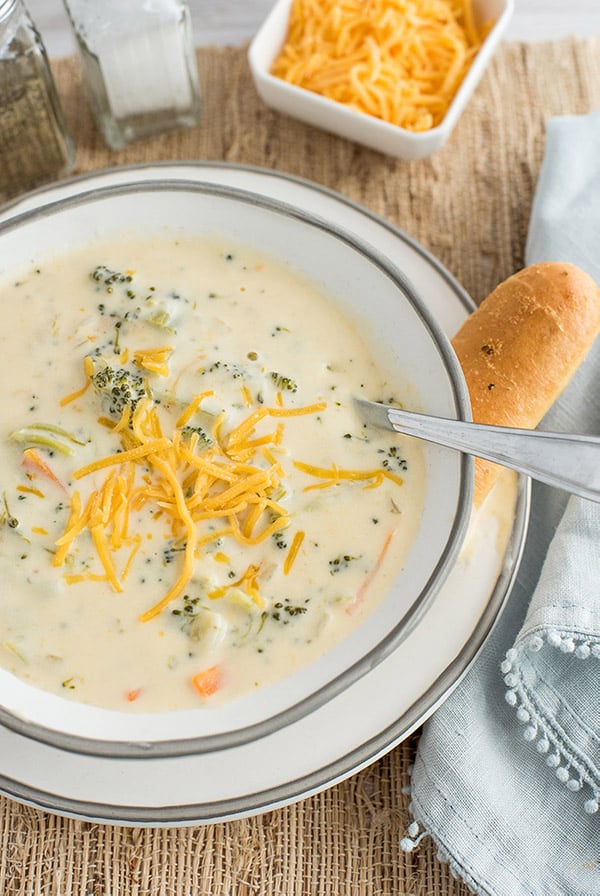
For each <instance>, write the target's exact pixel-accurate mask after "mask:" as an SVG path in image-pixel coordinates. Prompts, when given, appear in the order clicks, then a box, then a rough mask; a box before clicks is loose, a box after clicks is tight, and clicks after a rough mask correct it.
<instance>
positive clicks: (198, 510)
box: [0, 237, 424, 711]
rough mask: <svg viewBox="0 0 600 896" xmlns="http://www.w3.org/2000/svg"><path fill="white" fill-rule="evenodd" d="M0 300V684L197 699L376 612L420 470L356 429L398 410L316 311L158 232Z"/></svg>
mask: <svg viewBox="0 0 600 896" xmlns="http://www.w3.org/2000/svg"><path fill="white" fill-rule="evenodd" d="M1 295H2V310H3V328H2V335H1V337H0V341H1V351H2V357H3V359H4V365H5V370H6V371H10V375H9V377H7V378H5V388H4V389H3V390H2V392H1V393H0V421H1V426H2V431H3V438H2V440H0V441H1V444H0V451H1V455H0V467H1V469H2V483H1V485H2V507H1V508H0V510H1V518H2V525H1V527H0V576H1V581H2V607H1V610H0V663H1V664H2V666H3V667H4V668H5V669H7V670H9V671H11V672H12V673H14V674H15V675H17V676H19V677H20V678H22V679H25V680H27V681H28V682H31V683H32V684H34V685H36V686H39V687H41V688H43V689H47V690H49V691H52V692H55V693H58V694H61V695H62V696H65V697H69V698H72V699H75V700H78V701H83V702H89V703H93V704H97V705H100V706H105V707H109V708H117V709H123V710H131V711H139V710H143V711H148V710H151V711H155V710H170V709H181V708H189V707H195V706H201V705H210V704H211V702H215V701H223V700H229V699H231V698H233V697H237V696H240V695H242V694H244V693H247V692H248V691H251V690H254V689H255V688H257V687H262V686H265V685H267V684H269V683H270V682H273V681H275V680H278V679H281V678H282V677H284V676H286V675H289V674H290V673H292V672H293V671H295V670H296V669H298V668H299V667H301V666H303V665H304V664H306V663H308V662H310V661H311V660H313V659H315V658H316V657H318V656H320V655H322V654H323V652H324V651H326V650H327V649H328V648H330V647H331V646H332V645H333V644H335V643H337V642H339V641H340V639H342V638H343V637H345V636H346V635H347V634H348V633H349V632H350V631H351V630H352V629H353V628H354V627H355V626H357V625H359V624H360V623H361V621H362V620H363V619H364V618H365V616H366V615H367V614H369V613H370V612H372V610H373V608H374V607H376V606H377V604H378V603H379V602H380V601H381V600H382V597H383V596H384V595H385V593H386V592H387V591H388V589H389V587H390V585H391V583H392V582H393V580H394V578H395V577H396V575H397V574H398V572H399V570H400V568H401V566H402V563H403V559H404V557H405V555H406V551H407V549H408V547H409V545H410V543H411V540H412V537H413V533H414V530H415V526H416V524H417V521H418V518H419V515H420V512H421V505H422V498H423V492H424V464H423V458H422V456H421V452H420V448H419V446H418V444H417V443H416V442H415V441H413V440H408V439H407V440H404V439H402V438H400V437H397V436H394V435H393V434H389V433H383V432H373V431H369V432H366V431H365V429H364V427H363V426H362V424H361V423H360V421H359V419H358V417H357V415H356V413H355V411H354V409H353V397H354V396H357V395H362V396H364V397H367V398H371V399H374V400H385V401H393V400H395V401H398V402H400V401H401V399H402V396H401V395H400V394H398V392H397V389H398V384H397V383H396V385H395V387H394V388H392V386H391V385H390V383H389V382H388V381H387V380H386V378H385V373H384V372H382V371H380V370H379V369H378V367H377V364H376V363H375V360H374V357H373V354H372V352H371V351H370V350H369V347H368V346H367V345H366V344H365V343H364V342H363V340H362V338H361V335H360V333H359V329H358V327H357V326H355V324H353V323H352V322H351V321H349V320H346V319H345V317H344V316H343V315H342V314H341V313H340V311H339V309H338V308H337V307H336V304H335V301H332V300H329V299H328V298H325V297H323V296H322V295H321V294H320V293H319V292H318V291H317V290H316V289H315V288H314V286H313V285H311V283H310V282H309V281H308V280H307V279H306V278H304V277H302V276H300V275H299V274H298V273H297V272H294V271H290V270H289V269H287V268H286V267H285V266H284V265H283V264H282V263H279V262H277V261H276V260H274V259H270V258H268V257H263V256H258V255H257V254H256V253H255V252H254V251H253V250H251V249H249V248H246V247H243V246H239V245H232V244H230V243H228V242H220V241H219V240H217V239H202V240H199V239H191V238H190V239H179V240H176V239H168V238H166V237H165V238H164V239H163V240H162V241H147V240H146V241H143V240H139V241H130V242H127V243H125V242H122V243H121V245H117V247H115V244H114V243H112V244H111V245H110V246H109V245H101V244H98V245H94V246H91V247H89V248H87V249H85V250H81V251H78V252H76V253H74V254H70V255H69V256H68V257H65V258H58V259H53V260H45V261H44V260H40V261H39V262H36V263H33V264H32V266H31V267H30V268H29V269H28V270H27V271H24V272H22V273H21V275H20V276H19V278H18V279H17V280H16V281H15V280H13V279H11V280H5V282H4V283H3V284H2V286H1ZM119 456H122V459H121V460H120V459H119Z"/></svg>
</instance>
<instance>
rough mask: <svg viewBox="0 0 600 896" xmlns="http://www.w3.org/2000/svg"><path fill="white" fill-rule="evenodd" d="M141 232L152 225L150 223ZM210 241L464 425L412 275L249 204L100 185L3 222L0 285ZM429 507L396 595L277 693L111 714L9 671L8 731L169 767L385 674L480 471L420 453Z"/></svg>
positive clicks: (434, 580) (453, 458)
mask: <svg viewBox="0 0 600 896" xmlns="http://www.w3.org/2000/svg"><path fill="white" fill-rule="evenodd" d="M142 222H143V223H142ZM128 234H131V236H132V237H135V238H136V239H140V238H144V239H148V240H152V239H160V238H161V237H163V236H165V235H168V236H170V237H171V238H173V237H174V238H180V237H198V238H200V239H202V238H203V237H209V238H211V237H212V236H213V235H217V236H219V237H225V238H227V239H229V240H234V241H235V242H239V243H243V244H246V245H248V246H250V247H251V248H253V249H255V250H257V251H259V252H260V253H262V254H266V255H268V256H272V257H274V258H276V259H277V260H278V261H279V262H280V263H284V264H285V265H286V266H287V267H288V268H290V269H292V270H297V271H298V272H300V273H301V274H302V275H303V276H305V277H309V278H310V280H311V281H312V282H313V283H314V284H315V285H316V286H317V288H319V289H320V290H321V291H322V292H323V294H325V295H327V296H330V297H331V300H332V301H333V302H335V304H336V305H337V306H338V307H339V308H340V309H341V310H342V311H343V313H344V315H345V316H346V317H347V318H349V319H351V320H354V321H355V322H356V325H357V327H360V331H361V335H362V337H363V339H364V341H365V343H366V345H367V347H368V348H369V349H370V353H371V356H372V357H373V358H376V359H377V363H378V366H379V367H380V368H381V369H382V370H383V371H385V374H386V379H387V380H388V381H389V382H392V383H395V384H397V386H396V388H397V389H398V390H399V393H400V394H401V395H405V396H406V395H408V396H410V401H411V406H412V407H414V408H415V409H418V410H421V411H422V412H424V413H429V414H437V415H439V416H442V417H458V418H461V419H465V418H467V417H468V416H469V414H470V403H469V398H468V392H467V389H466V385H465V382H464V378H463V375H462V371H461V369H460V366H459V364H458V361H457V359H456V356H455V355H454V353H453V351H452V349H451V346H450V343H449V341H448V339H447V337H446V336H445V334H444V333H443V331H442V329H441V328H440V327H439V325H438V324H437V322H436V320H435V318H434V317H433V316H432V315H431V314H430V312H429V311H428V309H427V308H426V306H425V305H424V303H423V302H422V300H421V298H420V296H419V295H418V293H417V292H416V291H415V289H414V288H413V287H412V285H411V284H410V282H409V281H408V280H407V279H406V277H405V276H404V274H403V272H402V271H401V270H400V269H399V268H397V267H396V266H395V264H394V263H393V262H392V261H391V260H390V259H389V258H388V257H387V256H385V255H383V254H381V253H379V252H378V251H377V250H376V249H374V248H373V247H371V246H370V245H369V244H368V243H365V242H364V241H362V240H361V239H360V238H359V237H357V236H356V235H354V234H350V233H347V232H346V231H345V230H343V229H341V228H340V227H339V226H337V225H332V224H331V223H329V222H328V221H326V220H325V219H322V218H319V217H317V216H315V215H314V214H311V213H308V212H306V211H303V210H302V209H300V208H298V207H295V206H291V205H289V204H287V203H283V202H281V201H279V200H274V199H271V198H268V197H265V196H260V195H257V194H256V193H254V192H249V191H243V190H239V189H234V188H232V187H229V186H223V185H215V184H207V183H206V184H203V183H200V182H197V181H189V182H185V181H183V180H180V179H178V180H173V181H171V180H167V179H164V180H162V181H154V182H151V183H149V182H145V181H144V180H141V181H136V180H132V181H131V182H129V183H124V184H114V185H106V186H99V187H95V188H94V189H91V190H82V191H81V192H79V193H78V194H77V195H76V196H72V197H68V198H65V199H61V200H58V201H56V202H50V203H46V204H45V205H42V206H40V207H38V208H36V209H32V210H30V211H27V212H24V213H23V214H20V215H16V216H14V217H12V218H10V219H9V220H8V221H5V222H4V223H0V247H1V248H2V253H1V254H2V258H3V259H4V261H3V262H0V275H1V276H2V277H5V276H7V274H8V273H9V272H14V271H19V270H21V268H23V267H25V268H26V267H27V266H29V265H30V264H31V259H35V261H36V264H41V266H42V267H43V266H44V262H45V259H47V258H48V257H50V258H52V257H54V256H58V257H62V256H65V255H68V253H69V252H70V251H76V250H77V249H79V248H81V247H82V246H88V245H93V244H94V243H95V242H97V241H101V242H102V243H106V241H107V240H110V239H113V240H115V241H116V242H119V243H120V242H122V241H123V239H125V240H126V239H127V235H128ZM422 450H423V455H424V463H425V495H424V499H423V507H422V512H421V514H420V516H419V518H418V522H417V523H416V524H415V533H414V536H413V539H412V542H411V545H410V548H409V550H408V553H407V556H406V558H405V560H404V562H403V564H402V568H401V570H400V572H399V573H398V575H397V577H396V579H395V581H394V583H393V585H392V587H391V588H390V589H389V592H388V593H387V595H386V596H385V597H384V599H383V600H382V601H381V602H380V603H379V604H378V606H377V607H376V608H374V610H373V611H372V612H371V613H370V614H369V615H368V616H367V617H366V618H365V619H364V620H363V621H362V622H361V624H360V625H359V626H358V627H357V628H355V629H354V631H352V632H351V633H350V634H349V635H348V636H347V637H346V638H344V639H343V640H342V641H340V642H339V643H337V644H335V645H334V646H333V647H332V648H331V649H329V650H327V651H326V652H325V653H324V654H323V655H322V656H321V657H319V658H318V659H317V660H315V661H314V662H312V663H310V664H308V665H305V666H304V667H302V668H301V669H299V670H298V671H297V672H294V673H293V674H292V675H290V676H287V677H285V678H283V679H281V680H280V681H278V682H276V683H274V684H271V685H269V686H266V687H263V688H260V689H257V690H256V691H253V692H251V693H249V694H247V695H244V696H243V697H240V698H238V699H236V700H232V701H230V702H226V703H223V704H217V705H215V706H210V707H204V706H199V707H198V708H197V709H189V710H180V711H177V712H136V713H132V712H130V713H128V712H123V711H112V710H108V709H102V708H99V707H96V706H92V705H89V704H86V703H83V702H77V701H74V700H70V699H66V698H64V697H61V696H58V695H53V694H49V693H46V692H44V691H42V690H40V689H39V688H36V687H34V686H32V685H31V684H29V683H27V682H25V681H23V680H21V679H19V678H17V677H15V676H14V675H12V674H11V673H9V672H7V671H6V670H2V669H0V695H1V696H0V721H2V722H3V723H4V724H5V725H7V726H10V727H15V728H16V729H17V730H19V731H22V732H23V733H24V734H29V735H30V736H32V737H36V738H39V739H43V740H47V742H48V743H50V744H53V745H55V746H65V747H67V748H71V749H76V750H78V751H80V752H83V751H87V752H92V753H97V754H101V755H115V756H117V755H120V756H133V755H148V754H149V753H153V754H155V755H162V756H170V755H177V754H181V753H186V752H206V751H208V750H215V749H221V748H222V749H226V748H231V747H234V746H237V745H239V744H241V743H246V742H248V741H250V740H253V739H255V738H257V737H262V736H265V735H267V734H269V733H270V732H271V731H273V730H275V729H277V728H281V727H282V726H283V725H289V724H291V723H293V722H295V721H296V720H297V719H299V718H301V717H303V716H305V715H307V714H309V713H310V712H312V711H314V710H315V709H316V708H317V707H319V706H321V705H323V704H324V703H326V702H328V701H329V700H331V699H332V698H333V697H334V696H335V695H336V694H338V693H340V692H341V691H342V690H344V689H346V688H348V687H349V686H350V685H351V684H352V683H353V682H355V681H356V680H358V679H359V678H360V677H361V676H363V675H365V674H366V673H367V672H369V671H370V670H371V669H373V668H374V667H375V666H376V665H377V664H379V663H381V662H383V661H384V660H385V658H386V657H387V656H389V654H390V653H392V652H393V651H394V650H396V649H397V648H398V647H399V645H400V644H401V643H402V641H403V640H404V639H405V638H406V637H407V635H408V634H409V633H410V631H411V629H412V628H413V627H414V626H415V625H416V624H417V623H418V621H419V619H420V618H421V617H422V616H423V614H424V613H425V612H426V611H427V608H428V606H429V605H430V603H431V601H432V600H434V599H435V595H436V594H437V592H438V590H439V588H440V586H441V585H442V583H443V582H444V580H445V579H446V577H447V576H448V574H449V572H450V570H451V569H452V566H453V564H454V562H455V560H456V557H457V555H458V551H459V550H460V547H461V545H462V541H463V538H464V535H465V533H466V529H467V525H468V522H469V517H470V508H471V501H472V478H473V461H472V458H470V457H467V456H466V455H461V454H460V453H458V452H453V451H448V450H446V449H442V448H439V447H438V446H435V445H431V444H429V443H423V445H422Z"/></svg>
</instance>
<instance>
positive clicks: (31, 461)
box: [22, 448, 67, 492]
mask: <svg viewBox="0 0 600 896" xmlns="http://www.w3.org/2000/svg"><path fill="white" fill-rule="evenodd" d="M22 464H23V467H24V468H25V469H26V470H29V471H30V472H32V473H39V474H40V475H41V476H45V477H46V479H50V481H51V482H54V483H56V485H58V487H59V488H62V489H63V491H65V492H66V490H67V489H66V488H65V486H64V484H63V483H62V482H61V481H60V479H59V478H58V476H57V475H56V473H55V472H54V470H53V469H52V468H51V467H50V466H49V465H48V464H47V463H46V461H45V460H44V459H43V458H42V457H41V456H40V455H39V454H38V452H37V451H36V450H35V448H26V449H25V451H24V452H23V460H22Z"/></svg>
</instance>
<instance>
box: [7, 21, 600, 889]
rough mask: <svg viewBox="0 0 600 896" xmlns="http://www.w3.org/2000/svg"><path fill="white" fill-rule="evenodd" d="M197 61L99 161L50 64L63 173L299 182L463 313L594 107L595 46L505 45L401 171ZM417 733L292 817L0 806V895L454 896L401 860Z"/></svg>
mask: <svg viewBox="0 0 600 896" xmlns="http://www.w3.org/2000/svg"><path fill="white" fill-rule="evenodd" d="M198 65H199V72H200V78H201V82H202V88H203V93H204V110H203V116H202V121H201V123H200V125H199V126H198V127H197V128H195V129H192V130H185V131H180V132H177V133H173V134H169V135H164V136H161V137H157V138H155V139H153V140H151V141H148V142H145V143H142V144H139V145H135V146H132V147H129V148H128V149H126V150H124V151H122V152H120V153H114V152H110V151H109V150H107V149H106V148H105V146H104V145H103V143H102V139H101V137H100V135H99V133H98V131H97V129H96V127H95V125H94V122H93V120H92V117H91V115H90V113H89V111H88V108H87V105H86V102H85V99H84V95H83V91H82V87H81V82H80V76H79V65H78V62H77V61H76V60H75V59H65V60H57V61H56V62H55V63H54V65H53V68H54V71H55V75H56V81H57V87H58V90H59V93H60V96H61V99H62V101H63V104H64V107H65V112H66V116H67V119H68V123H69V126H70V128H71V131H72V134H73V137H74V141H75V145H76V150H77V169H76V170H77V172H84V171H89V170H94V169H98V168H103V167H106V166H113V165H117V164H130V163H136V162H150V161H157V160H172V159H182V160H190V159H191V160H197V159H205V160H211V161H212V160H220V161H229V162H236V163H243V164H248V165H257V166H262V167H268V168H273V169H277V170H280V171H283V172H288V173H291V174H294V175H299V176H301V177H304V178H308V179H311V180H313V181H316V182H317V183H319V184H323V185H325V186H327V187H330V188H332V189H334V190H337V191H339V192H340V193H342V194H344V195H346V196H348V197H350V198H351V199H353V200H355V201H357V202H359V203H362V204H363V205H365V206H366V207H368V208H369V209H371V210H372V211H374V212H376V213H378V214H380V215H382V216H384V217H385V218H387V219H388V220H389V221H391V222H393V223H394V224H396V225H398V226H399V227H401V228H402V229H403V230H404V231H405V232H406V233H408V234H409V235H410V236H411V237H413V238H415V239H417V240H418V241H419V242H421V243H422V244H423V245H424V246H425V247H427V248H428V249H429V250H430V251H431V252H433V253H434V255H436V256H437V257H438V258H439V259H440V260H441V261H442V263H443V264H445V265H446V267H447V268H448V269H449V270H450V271H451V272H452V274H454V275H455V277H457V279H458V280H459V281H460V282H461V283H462V284H463V285H464V287H465V288H466V289H467V291H468V292H469V293H470V294H471V296H472V297H473V299H474V300H475V301H476V302H479V301H481V300H482V299H483V298H484V296H485V295H486V294H487V293H488V292H489V291H490V290H491V289H492V288H493V287H494V286H495V285H496V284H497V283H498V282H499V281H500V280H502V279H504V278H505V277H506V276H508V275H509V274H511V273H513V272H514V271H515V270H517V269H518V268H519V267H521V266H522V265H523V252H524V245H525V238H526V234H527V226H528V220H529V213H530V207H531V200H532V195H533V191H534V188H535V183H536V179H537V175H538V171H539V167H540V163H541V159H542V154H543V150H544V138H545V123H546V121H547V120H548V118H549V117H551V116H554V115H560V114H570V113H584V112H588V111H590V110H592V109H594V108H596V107H598V106H600V40H596V39H594V40H589V41H581V40H566V41H560V42H557V43H546V44H534V45H521V44H505V45H503V46H502V47H501V48H500V50H499V52H498V53H497V55H496V57H495V58H494V60H493V63H492V65H491V68H490V69H489V71H488V73H487V74H486V76H485V77H484V80H483V81H482V83H481V84H480V86H479V88H478V90H477V92H476V94H475V96H474V98H473V99H472V101H471V103H470V105H469V107H468V109H467V111H466V113H465V115H464V116H463V118H462V119H461V121H460V122H459V124H458V126H457V128H456V130H455V131H454V134H453V135H452V137H451V139H450V141H449V143H448V144H447V146H446V147H445V148H444V149H443V150H441V151H440V152H438V153H437V154H436V155H434V156H433V157H432V158H431V159H429V160H424V161H421V162H412V163H407V162H402V161H399V160H395V159H391V158H387V157H384V156H382V155H379V154H377V153H375V152H372V151H370V150H366V149H362V148H359V147H357V146H355V145H353V144H351V143H349V142H346V141H344V140H341V139H338V138H336V137H334V136H331V135H328V134H325V133H321V132H319V131H316V130H314V129H312V128H310V127H307V126H305V125H303V124H301V123H298V122H296V121H293V120H292V119H288V118H285V117H284V116H281V115H279V114H277V113H274V112H271V111H270V110H268V109H267V108H265V106H264V105H263V104H262V103H261V101H260V100H259V99H258V97H257V95H256V94H255V91H254V88H253V86H252V83H251V80H250V75H249V71H248V67H247V63H246V52H245V48H242V47H235V48H207V49H201V50H199V51H198ZM465 600H468V595H465ZM415 662H418V658H415ZM390 687H394V683H393V682H390ZM398 687H401V682H398ZM417 738H418V733H417V734H416V735H414V736H413V737H412V738H410V739H409V740H407V741H405V742H404V743H403V744H401V745H400V746H399V747H397V748H395V749H394V750H393V751H391V752H390V753H389V754H388V755H387V756H385V757H383V758H382V759H380V760H379V761H378V762H376V763H375V764H374V765H372V766H371V767H369V768H367V769H365V770H363V771H361V772H360V773H358V774H356V775H354V776H353V777H351V778H349V779H348V780H346V781H345V782H342V783H341V784H338V785H337V786H335V787H333V788H331V789H329V790H327V791H325V792H323V793H321V794H318V795H317V796H313V797H310V798H308V799H305V800H304V801H302V802H300V803H298V804H296V805H293V806H289V807H287V808H284V809H280V810H278V811H274V812H270V813H268V814H266V815H263V816H259V817H256V818H251V819H244V820H237V821H231V822H226V823H222V824H215V825H208V826H197V827H194V826H192V827H185V828H169V829H151V828H138V829H136V828H125V827H124V828H121V827H111V826H108V825H101V824H96V823H91V822H87V821H79V820H73V819H67V818H62V817H59V816H54V815H49V814H47V813H45V812H42V811H40V810H38V809H35V808H31V807H29V806H22V805H20V804H17V803H14V802H12V801H10V800H8V799H6V798H2V797H0V894H2V896H13V894H14V896H16V894H19V896H143V894H165V896H209V894H210V896H229V894H235V896H252V894H257V896H309V894H310V896H370V894H382V896H384V894H385V896H430V894H436V896H437V894H443V896H466V894H468V892H469V891H468V889H467V888H466V886H465V885H464V884H462V883H459V882H457V881H456V880H454V879H453V878H452V876H451V875H450V873H449V871H448V868H447V866H445V865H444V864H443V863H441V862H439V861H438V860H437V858H436V854H435V848H434V846H433V844H432V843H431V840H430V838H426V839H425V840H424V841H423V842H422V844H421V846H420V847H419V849H418V850H417V851H415V852H414V853H412V854H410V855H405V854H404V853H403V852H402V851H401V849H400V845H399V844H400V839H401V838H402V836H403V835H404V833H405V827H406V825H407V823H408V811H407V802H408V797H407V796H406V793H405V789H406V785H407V784H408V782H409V767H410V763H411V761H412V757H413V755H414V750H415V748H416V743H417Z"/></svg>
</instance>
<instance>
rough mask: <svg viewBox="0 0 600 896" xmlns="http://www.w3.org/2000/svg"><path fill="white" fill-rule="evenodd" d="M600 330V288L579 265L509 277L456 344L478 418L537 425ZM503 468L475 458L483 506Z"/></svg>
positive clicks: (554, 265)
mask: <svg viewBox="0 0 600 896" xmlns="http://www.w3.org/2000/svg"><path fill="white" fill-rule="evenodd" d="M599 332H600V289H599V288H598V286H597V285H596V283H595V282H594V280H593V279H592V278H591V277H590V276H589V275H588V274H586V273H585V272H584V271H582V270H580V269H579V268H578V267H575V266H574V265H572V264H566V263H560V262H545V263H541V264H535V265H531V266H529V267H526V268H524V269H523V270H521V271H519V272H518V273H516V274H514V275H513V276H512V277H509V278H508V279H507V280H504V281H503V282H502V283H500V285H499V286H497V287H496V288H495V289H494V290H493V292H491V293H490V295H489V296H488V297H487V298H486V299H485V300H484V301H483V302H482V304H481V305H480V306H479V308H478V309H477V310H476V311H474V312H473V314H472V315H471V316H470V317H469V318H467V320H466V321H465V323H464V324H463V325H462V327H461V328H460V330H459V331H458V333H457V334H456V336H455V337H454V339H453V340H452V345H453V347H454V350H455V352H456V354H457V356H458V360H459V361H460V364H461V366H462V369H463V372H464V375H465V379H466V381H467V386H468V389H469V394H470V397H471V406H472V411H473V420H474V421H475V422H477V423H491V424H495V425H498V426H512V427H519V428H523V429H535V427H536V426H537V425H538V423H539V422H540V420H541V419H542V417H543V416H544V415H545V414H546V412H547V411H548V410H549V408H550V407H551V405H552V404H553V403H554V401H555V400H556V399H557V398H558V396H559V395H560V394H561V392H562V391H563V389H564V388H565V387H566V386H567V384H568V383H569V382H570V380H571V379H572V377H573V376H574V374H575V373H576V371H577V369H578V368H579V366H580V365H581V363H582V362H583V360H584V358H585V357H586V355H587V353H588V351H589V350H590V348H591V346H592V343H593V342H594V339H595V338H596V336H597V335H598V333H599ZM501 469H502V468H501V467H499V466H498V465H497V464H492V463H490V462H489V461H484V460H482V459H481V458H476V460H475V495H474V500H475V505H476V506H477V505H479V504H481V503H482V501H483V500H484V498H485V496H486V495H487V494H488V492H489V491H490V489H491V488H492V485H493V484H494V482H495V481H496V479H497V477H498V475H499V473H500V471H501Z"/></svg>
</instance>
